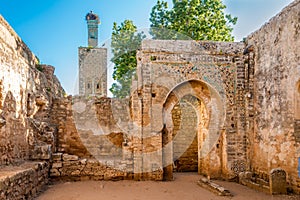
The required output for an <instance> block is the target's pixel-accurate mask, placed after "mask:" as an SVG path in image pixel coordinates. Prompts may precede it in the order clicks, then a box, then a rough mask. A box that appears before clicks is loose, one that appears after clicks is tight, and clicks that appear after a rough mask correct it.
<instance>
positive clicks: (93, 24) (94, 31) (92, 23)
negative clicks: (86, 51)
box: [85, 11, 100, 47]
mask: <svg viewBox="0 0 300 200" xmlns="http://www.w3.org/2000/svg"><path fill="white" fill-rule="evenodd" d="M85 19H86V21H87V27H88V46H89V47H97V46H98V24H100V19H99V16H98V15H96V14H95V13H93V11H90V12H89V13H88V14H87V15H86V16H85Z"/></svg>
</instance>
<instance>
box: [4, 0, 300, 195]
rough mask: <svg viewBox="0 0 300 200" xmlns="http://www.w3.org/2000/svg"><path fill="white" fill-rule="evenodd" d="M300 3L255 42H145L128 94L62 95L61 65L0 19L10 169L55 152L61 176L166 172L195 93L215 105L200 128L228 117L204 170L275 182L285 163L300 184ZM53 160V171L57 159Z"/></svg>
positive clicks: (54, 173)
mask: <svg viewBox="0 0 300 200" xmlns="http://www.w3.org/2000/svg"><path fill="white" fill-rule="evenodd" d="M299 2H300V1H299V0H298V1H295V2H294V3H292V4H291V5H290V6H288V7H287V8H285V9H284V10H283V12H282V13H280V14H279V15H277V16H276V17H274V18H273V19H272V20H271V21H270V22H269V23H267V24H266V25H265V26H263V27H262V28H261V29H260V30H258V31H256V32H255V33H253V34H252V35H250V36H249V37H248V38H247V39H246V46H245V44H244V43H224V42H195V41H144V42H143V47H142V49H141V50H140V51H139V52H138V55H137V58H138V70H137V73H138V79H137V80H136V81H135V82H134V83H135V85H134V87H133V93H132V96H131V99H127V100H124V102H121V101H118V100H115V99H109V98H104V97H102V98H96V97H92V98H82V97H74V98H72V97H68V98H60V97H62V96H63V89H62V88H61V86H60V84H59V82H58V80H57V78H56V77H55V76H54V75H53V73H54V68H53V67H51V66H45V65H38V64H37V62H38V61H37V58H36V57H35V56H34V55H33V54H32V53H31V52H30V50H29V49H28V47H27V46H26V45H25V44H24V43H23V42H22V41H21V39H20V38H19V37H18V36H17V35H16V33H15V32H14V31H13V30H12V28H11V27H10V26H9V25H8V23H7V22H6V21H5V20H4V19H3V18H2V17H0V33H1V34H0V58H1V60H0V67H1V73H0V166H1V167H0V168H3V167H2V166H4V165H9V164H20V163H22V162H24V161H25V160H49V158H50V156H51V153H52V163H51V167H50V176H51V177H52V178H57V179H63V180H66V179H71V180H87V179H95V180H117V179H135V180H149V179H151V180H162V179H163V178H165V177H164V176H168V174H167V175H166V174H164V172H166V171H167V172H168V170H170V169H169V168H168V167H169V166H164V162H165V161H164V157H168V156H169V154H166V153H170V152H163V151H160V148H161V147H163V146H164V145H167V144H168V143H169V142H170V141H171V140H172V134H175V133H173V132H172V131H173V128H174V126H176V122H174V121H173V120H174V119H172V116H171V118H163V117H164V114H165V112H166V111H172V109H171V108H173V106H174V105H176V104H177V103H178V101H179V99H180V98H181V97H185V96H186V95H187V94H192V95H194V97H197V98H198V100H201V102H202V103H203V104H205V105H206V106H205V108H204V107H201V106H200V107H201V108H200V109H199V110H200V114H201V115H202V118H201V119H204V120H202V121H201V122H199V127H202V128H203V127H204V128H208V127H214V124H217V123H220V121H219V122H218V120H221V121H222V120H224V124H222V126H221V127H219V129H218V130H217V132H215V133H217V134H216V135H215V136H213V137H212V138H211V139H212V140H213V144H214V145H213V147H212V149H211V150H210V151H209V153H208V154H207V156H205V157H203V158H202V159H201V160H200V161H199V162H198V167H199V169H200V171H199V172H200V173H202V174H206V175H209V176H211V177H215V178H217V177H225V178H229V179H230V178H233V177H236V175H237V174H239V173H240V172H244V171H251V172H254V173H256V174H257V175H258V176H260V177H261V178H262V179H264V180H265V181H269V180H268V178H269V175H270V171H271V170H273V169H276V168H278V167H280V168H282V169H283V170H285V172H286V175H287V181H288V184H289V187H291V188H293V189H294V191H295V192H297V191H300V189H299V187H300V182H299V177H298V171H299V170H298V168H299V163H298V158H299V157H300V155H299V152H300V149H299V142H300V139H299V138H300V133H299V132H300V131H299V130H300V102H299V101H300V100H299V99H300V92H299V91H300V89H299V88H300V82H299V77H300V76H299V75H300V70H299V55H300V52H299V48H297V47H298V46H299V45H297V44H299V24H300V23H299V22H300V21H299V19H300V14H299V10H300V8H299V5H300V3H299ZM11 80H16V81H11ZM197 91H198V92H199V94H200V95H198V96H197V94H196V93H197ZM212 99H213V101H212ZM209 102H212V103H209ZM220 102H221V103H220ZM222 102H223V103H222ZM189 103H191V102H189ZM193 106H195V105H193ZM214 106H215V108H217V110H218V112H217V113H219V114H220V116H219V115H216V114H217V113H214V112H216V111H214V110H213V107H214ZM196 110H197V109H196ZM173 111H174V112H175V111H176V110H173ZM170 113H171V112H170ZM190 114H191V115H195V113H192V112H190ZM198 114H199V113H198ZM198 116H199V115H198ZM167 117H169V116H168V115H167ZM175 118H176V116H175ZM87 119H89V120H87ZM133 122H134V123H133ZM165 122H167V123H165ZM177 123H184V122H182V121H180V122H177ZM134 125H138V126H137V127H139V128H136V127H134ZM164 125H165V126H164ZM177 126H178V124H177ZM99 128H100V130H101V131H100V132H97V130H99ZM198 131H199V129H198ZM199 134H200V135H201V134H202V136H203V135H204V133H201V132H200V133H199ZM206 137H207V135H206ZM209 137H210V136H209ZM141 138H143V139H142V140H141ZM204 138H205V137H204ZM204 138H202V139H200V140H199V139H198V143H201V142H202V145H203V143H204ZM202 147H203V146H202ZM204 147H205V145H204ZM192 148H194V147H192ZM151 152H155V153H154V154H153V155H151V157H143V155H147V154H148V153H151ZM164 153H165V154H164ZM171 157H172V156H171ZM183 159H185V158H184V157H183ZM43 165H45V166H44V167H42V169H41V170H42V171H44V173H46V171H47V170H48V169H49V168H48V167H49V166H48V164H47V163H46V164H43ZM149 169H150V170H149ZM172 170H173V169H172ZM149 172H150V173H149ZM37 173H38V172H37ZM12 180H13V178H12ZM8 183H9V182H8Z"/></svg>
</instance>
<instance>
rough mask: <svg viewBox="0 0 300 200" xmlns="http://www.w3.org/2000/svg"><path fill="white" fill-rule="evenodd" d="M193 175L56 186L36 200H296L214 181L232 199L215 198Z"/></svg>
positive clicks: (50, 187) (296, 197)
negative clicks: (199, 184) (165, 178)
mask: <svg viewBox="0 0 300 200" xmlns="http://www.w3.org/2000/svg"><path fill="white" fill-rule="evenodd" d="M197 180H199V175H197V174H190V173H185V174H176V175H175V181H171V182H152V181H145V182H144V181H141V182H136V181H117V182H111V181H108V182H104V181H85V182H72V183H70V182H67V183H57V184H55V185H52V186H49V189H48V190H47V191H45V192H44V193H43V194H42V195H40V196H39V197H38V198H37V200H102V199H103V200H119V199H120V200H175V199H178V200H196V199H197V200H226V199H230V200H231V199H232V200H250V199H254V200H300V196H282V195H281V196H271V195H267V194H264V193H261V192H257V191H255V190H252V189H249V188H247V187H245V186H242V185H239V184H236V183H228V182H222V181H217V183H218V184H221V185H222V186H224V187H225V188H227V189H229V190H230V191H231V193H233V194H234V197H219V196H217V195H215V194H213V193H211V192H209V191H207V190H205V189H203V188H201V187H200V186H198V185H197V184H196V182H197Z"/></svg>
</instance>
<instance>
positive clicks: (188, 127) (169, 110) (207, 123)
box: [162, 80, 225, 180]
mask: <svg viewBox="0 0 300 200" xmlns="http://www.w3.org/2000/svg"><path fill="white" fill-rule="evenodd" d="M163 115H164V116H163V118H164V128H163V131H162V146H163V164H164V179H165V180H171V179H172V177H173V170H174V169H176V170H178V168H181V170H180V169H179V170H178V171H189V170H195V169H196V170H197V171H198V172H200V171H201V165H202V161H203V159H202V158H204V157H206V156H207V155H208V154H209V152H210V151H211V149H212V147H213V145H214V144H215V143H216V142H217V141H218V138H219V135H220V129H221V128H222V127H223V123H224V117H225V114H224V105H223V102H222V101H221V98H220V97H219V95H218V93H217V92H216V91H215V90H214V89H213V88H212V87H211V86H210V85H209V84H207V83H205V82H203V81H199V80H189V81H186V82H183V83H180V84H178V85H177V86H176V87H174V89H172V90H171V92H170V93H169V94H168V96H167V98H166V100H165V103H164V106H163ZM195 143H196V145H197V149H196V150H195ZM195 151H196V152H195ZM195 153H197V162H196V163H197V167H192V168H193V169H189V168H188V167H186V166H188V165H190V164H192V165H193V166H194V164H195V163H193V162H192V161H191V160H190V159H194V158H195V157H194V156H195V155H194V154H195ZM179 165H181V166H179ZM185 165H186V166H185Z"/></svg>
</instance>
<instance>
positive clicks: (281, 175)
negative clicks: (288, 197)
mask: <svg viewBox="0 0 300 200" xmlns="http://www.w3.org/2000/svg"><path fill="white" fill-rule="evenodd" d="M270 193H271V194H287V189H286V172H285V171H284V170H283V169H280V168H277V169H272V170H271V172H270Z"/></svg>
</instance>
